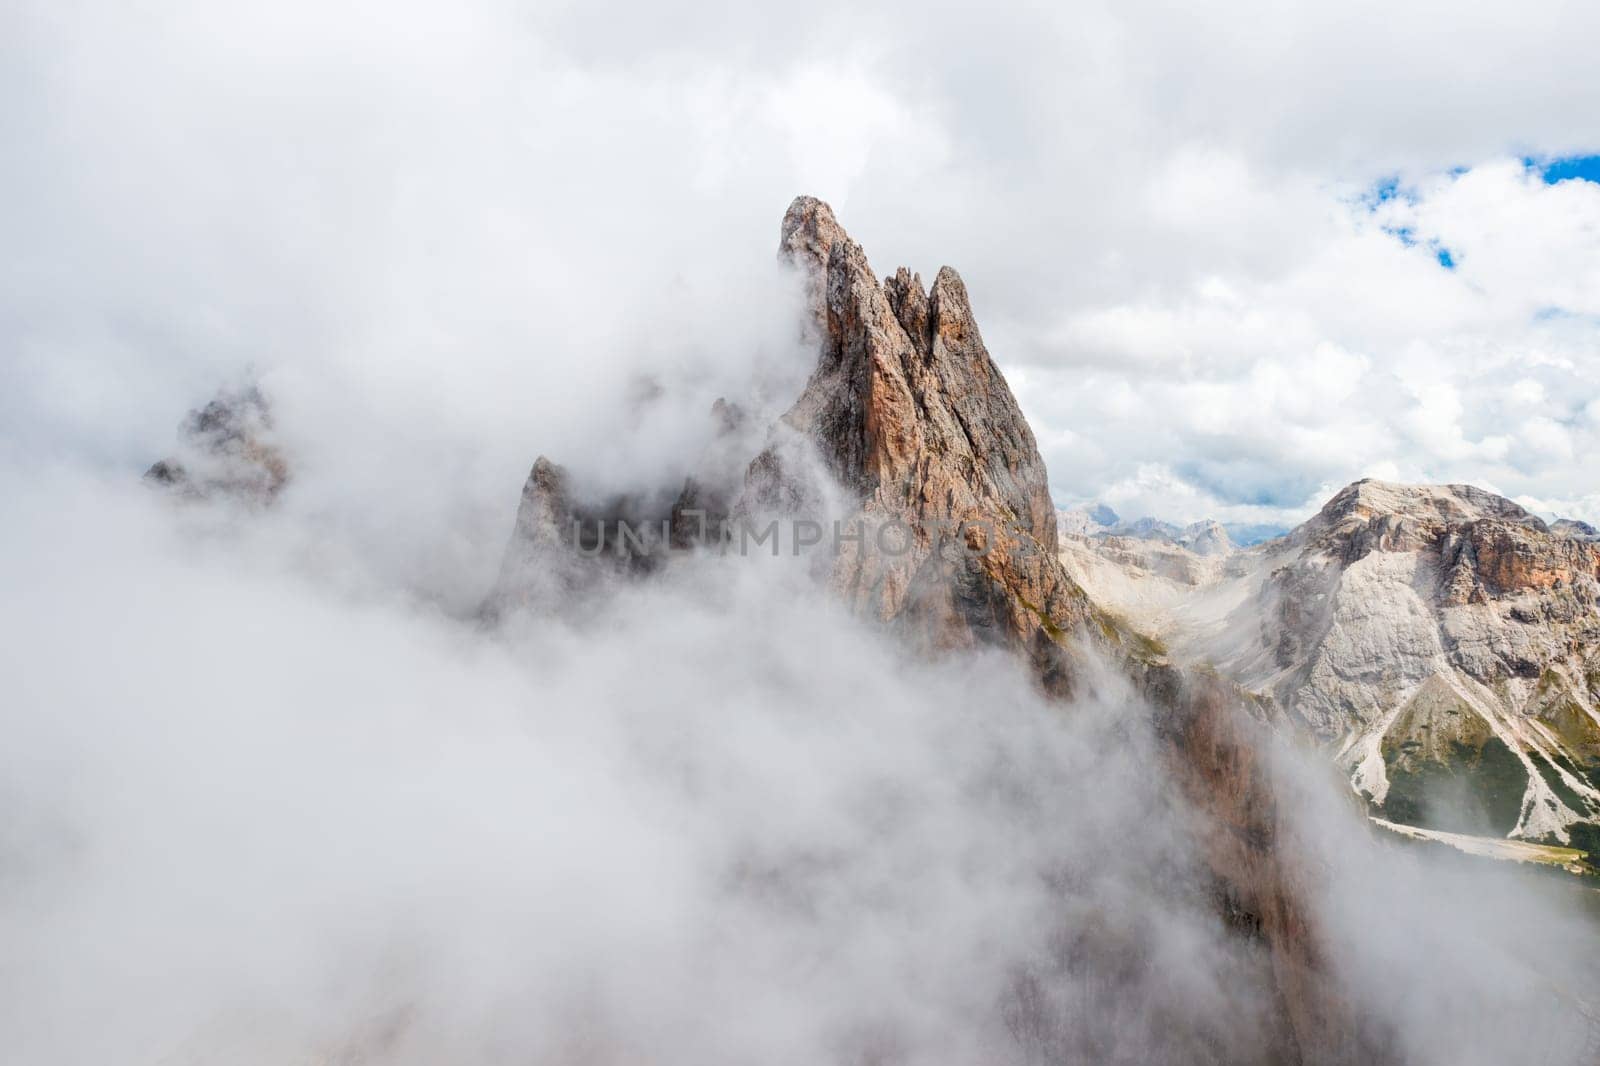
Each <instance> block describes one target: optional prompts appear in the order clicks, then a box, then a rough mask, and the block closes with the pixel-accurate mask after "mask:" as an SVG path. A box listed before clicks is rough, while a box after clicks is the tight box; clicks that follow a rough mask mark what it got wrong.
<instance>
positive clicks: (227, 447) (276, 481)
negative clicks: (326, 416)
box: [144, 385, 289, 505]
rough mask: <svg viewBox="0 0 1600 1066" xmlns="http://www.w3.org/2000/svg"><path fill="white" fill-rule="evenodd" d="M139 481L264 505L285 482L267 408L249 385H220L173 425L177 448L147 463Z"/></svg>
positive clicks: (284, 466) (194, 495)
mask: <svg viewBox="0 0 1600 1066" xmlns="http://www.w3.org/2000/svg"><path fill="white" fill-rule="evenodd" d="M144 476H145V480H146V481H147V482H149V483H151V484H153V485H159V486H163V487H165V488H168V489H171V490H172V491H174V492H176V493H178V494H180V495H182V496H184V497H188V498H196V499H199V498H229V499H234V500H238V501H241V502H245V503H250V504H256V505H266V504H270V503H271V502H272V501H273V500H275V499H276V498H277V496H278V494H279V493H280V492H282V491H283V488H284V486H285V485H286V484H288V481H289V464H288V461H287V459H286V458H285V457H284V454H283V452H282V450H281V449H280V448H279V447H278V445H277V444H276V443H275V441H274V440H273V433H272V409H271V406H270V404H269V403H268V402H267V398H266V396H265V395H264V394H263V393H262V391H261V389H260V388H259V387H257V386H255V385H248V386H245V387H243V388H240V389H224V390H223V391H221V392H219V393H218V394H217V396H216V398H215V399H213V400H212V401H211V402H210V403H208V404H206V405H205V406H204V407H201V408H199V409H198V410H194V411H190V412H189V415H188V417H187V418H186V419H185V420H184V422H183V425H182V426H181V427H180V430H179V449H178V452H177V453H176V454H174V455H172V456H169V457H168V458H166V459H162V460H160V461H159V462H157V463H155V464H153V465H152V466H151V467H150V469H149V470H147V471H145V475H144Z"/></svg>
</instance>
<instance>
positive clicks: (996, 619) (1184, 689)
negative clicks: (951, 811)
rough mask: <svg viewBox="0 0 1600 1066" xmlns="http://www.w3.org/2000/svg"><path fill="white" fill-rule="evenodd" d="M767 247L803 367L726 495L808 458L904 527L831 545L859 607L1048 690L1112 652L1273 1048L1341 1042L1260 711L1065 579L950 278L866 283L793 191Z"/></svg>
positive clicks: (865, 516)
mask: <svg viewBox="0 0 1600 1066" xmlns="http://www.w3.org/2000/svg"><path fill="white" fill-rule="evenodd" d="M780 255H782V256H784V257H785V258H787V259H788V260H789V261H790V262H792V263H794V264H795V265H796V266H797V267H799V268H800V269H801V270H803V271H804V272H805V274H806V287H807V292H808V295H809V299H810V310H811V314H812V316H813V317H812V321H811V322H810V324H809V330H810V333H811V334H812V335H813V336H814V337H815V339H816V341H817V343H818V347H819V356H818V363H817V368H816V370H815V372H814V373H813V374H812V376H811V379H810V381H809V383H808V384H807V386H806V389H805V392H804V393H803V394H802V396H801V397H800V399H799V400H798V402H796V403H795V405H794V407H793V408H792V409H791V410H790V411H789V412H788V414H786V415H785V416H784V419H783V424H782V425H781V426H780V427H779V428H778V431H777V432H776V434H775V437H774V440H773V442H772V444H771V445H770V446H769V447H768V448H767V449H766V450H765V451H763V452H762V454H761V455H760V456H758V457H757V458H756V460H755V461H754V462H752V463H751V465H750V469H749V472H748V475H747V478H746V489H745V494H744V496H743V498H742V499H741V501H740V505H739V509H740V510H741V511H742V512H743V513H746V514H751V513H761V512H768V511H776V512H778V513H783V514H798V513H809V514H815V513H819V509H823V508H825V506H826V503H827V501H828V486H827V484H825V483H821V482H823V479H819V478H817V477H815V476H814V474H813V472H812V471H810V470H808V468H807V463H808V461H812V460H813V459H814V460H815V461H817V462H819V463H820V464H821V466H822V467H823V469H824V470H825V471H826V472H827V474H828V475H830V476H831V479H832V480H833V481H836V482H837V483H838V484H840V485H842V486H844V490H845V493H846V499H845V500H843V501H840V502H839V506H838V507H837V508H836V509H837V511H838V512H839V513H842V514H843V515H845V516H846V517H845V521H846V522H847V523H848V522H851V521H860V522H862V523H864V524H865V525H866V526H867V527H869V528H884V527H888V526H890V525H892V526H894V527H895V528H897V529H905V530H908V531H909V534H910V537H911V544H912V547H911V550H910V551H908V552H906V553H904V554H900V555H890V554H887V553H885V552H883V551H877V550H873V548H872V544H871V541H870V540H869V541H868V542H867V544H866V545H855V544H848V545H846V546H845V550H843V551H841V552H840V553H839V554H838V555H837V556H836V557H835V558H833V559H832V560H831V563H830V570H829V580H830V582H831V584H832V586H833V587H834V589H835V590H836V592H837V593H838V594H839V595H841V596H842V597H844V598H845V600H846V601H847V602H849V603H850V604H851V606H852V607H853V608H854V609H855V610H856V611H857V612H858V613H860V614H862V615H865V616H868V617H871V618H875V619H877V620H878V621H880V622H883V623H885V624H888V625H891V626H893V627H895V628H896V629H898V630H899V631H901V632H902V633H904V634H906V635H907V636H908V637H910V638H911V639H912V640H914V641H916V642H919V643H922V644H923V645H925V646H929V647H932V648H947V647H959V646H964V645H972V644H977V643H986V644H999V645H1002V646H1007V647H1012V648H1014V649H1016V650H1017V651H1019V652H1021V653H1022V654H1024V655H1026V656H1027V657H1028V658H1029V660H1030V661H1031V662H1032V664H1033V667H1034V669H1035V670H1036V672H1037V674H1038V676H1039V679H1040V681H1041V684H1042V685H1043V686H1044V688H1045V689H1046V690H1047V691H1049V692H1052V693H1057V694H1064V693H1068V692H1071V691H1073V690H1074V689H1075V688H1079V687H1081V686H1082V684H1083V679H1082V678H1079V677H1077V676H1075V675H1076V671H1077V670H1078V669H1080V668H1081V667H1082V665H1083V660H1081V659H1079V658H1077V657H1076V655H1075V653H1074V650H1073V649H1074V648H1083V647H1086V646H1094V647H1098V648H1099V649H1101V651H1102V652H1104V653H1107V654H1109V655H1110V656H1111V657H1112V658H1113V660H1114V661H1120V663H1121V665H1122V667H1123V669H1124V670H1125V672H1126V673H1127V675H1128V676H1129V677H1131V678H1132V680H1133V681H1134V683H1135V685H1136V686H1137V687H1138V689H1139V690H1140V691H1142V692H1143V693H1144V694H1145V695H1146V696H1147V697H1149V699H1150V700H1151V701H1152V703H1153V704H1154V705H1155V706H1156V708H1157V713H1158V715H1160V717H1161V721H1160V723H1159V729H1160V732H1161V735H1162V736H1163V737H1164V738H1165V740H1166V741H1167V744H1168V747H1167V753H1168V756H1169V759H1168V763H1169V766H1168V771H1169V772H1171V773H1172V774H1173V775H1174V776H1175V777H1176V779H1177V780H1178V782H1179V784H1180V786H1181V787H1182V789H1183V791H1184V793H1185V795H1186V796H1187V797H1188V798H1189V799H1190V800H1191V801H1192V802H1193V803H1194V805H1195V808H1196V810H1197V811H1198V812H1201V814H1202V816H1203V817H1202V818H1201V819H1200V822H1201V828H1200V830H1199V831H1200V835H1201V839H1200V844H1201V850H1202V853H1203V854H1204V856H1205V857H1206V860H1207V863H1208V865H1209V866H1210V869H1211V870H1212V872H1213V874H1214V876H1215V877H1216V878H1217V882H1218V884H1219V885H1220V886H1221V887H1220V889H1219V894H1220V896H1221V897H1222V900H1223V901H1224V909H1225V910H1226V911H1228V913H1230V914H1231V915H1234V916H1235V917H1236V918H1237V919H1238V921H1239V923H1240V924H1241V926H1242V927H1244V928H1245V929H1246V931H1247V932H1248V933H1249V935H1250V936H1253V937H1259V938H1260V940H1261V941H1262V942H1263V943H1264V944H1265V945H1266V947H1267V950H1269V951H1270V953H1271V957H1272V967H1273V972H1274V974H1275V976H1276V979H1277V986H1278V988H1277V991H1278V993H1279V995H1280V997H1281V1002H1282V1004H1283V1010H1284V1013H1285V1015H1286V1016H1287V1018H1288V1020H1289V1022H1290V1029H1291V1030H1292V1032H1293V1043H1294V1044H1295V1045H1296V1046H1295V1047H1291V1048H1285V1051H1284V1054H1285V1058H1286V1059H1289V1060H1295V1059H1299V1058H1300V1057H1301V1056H1302V1055H1304V1056H1305V1057H1307V1058H1309V1059H1317V1060H1321V1059H1323V1058H1324V1057H1326V1056H1327V1055H1329V1054H1331V1053H1332V1052H1333V1051H1334V1049H1336V1048H1341V1047H1343V1048H1349V1047H1352V1046H1356V1044H1357V1043H1358V1040H1357V1038H1356V1035H1355V1029H1356V1026H1355V1024H1354V1021H1353V1019H1352V1018H1350V1016H1349V1015H1348V1013H1347V1011H1346V1010H1345V1008H1344V1005H1343V1004H1342V1003H1341V1002H1339V1001H1338V1000H1337V999H1336V998H1335V996H1334V994H1333V991H1332V988H1333V985H1332V982H1331V980H1330V979H1329V976H1328V975H1327V973H1326V972H1325V969H1324V964H1323V961H1322V953H1321V952H1320V950H1319V949H1318V947H1317V933H1316V930H1315V929H1314V928H1313V927H1312V925H1311V923H1310V920H1309V918H1308V915H1307V908H1306V906H1305V903H1304V899H1305V889H1306V886H1307V883H1308V882H1307V880H1306V879H1307V878H1308V877H1309V876H1310V873H1309V872H1308V871H1306V870H1304V869H1303V868H1302V867H1301V866H1300V865H1299V864H1298V858H1297V853H1296V851H1295V849H1294V848H1292V847H1286V846H1285V845H1284V843H1283V842H1284V839H1285V836H1286V834H1285V831H1284V826H1283V824H1282V822H1281V816H1280V811H1279V807H1278V804H1277V803H1276V802H1275V798H1274V793H1273V784H1272V779H1271V775H1270V774H1269V773H1268V772H1267V769H1266V767H1265V766H1264V764H1263V760H1262V757H1261V754H1260V746H1261V744H1262V743H1263V742H1264V741H1265V740H1266V734H1267V733H1268V731H1269V729H1268V725H1267V724H1266V723H1267V720H1268V719H1269V718H1270V717H1271V716H1270V714H1269V713H1268V712H1267V711H1266V709H1265V707H1264V705H1263V704H1261V703H1259V702H1254V701H1251V700H1249V699H1247V698H1245V697H1244V696H1243V694H1242V693H1241V691H1240V690H1239V689H1238V688H1237V687H1236V686H1234V685H1232V684H1230V683H1228V682H1225V681H1222V680H1220V679H1219V678H1217V677H1215V676H1211V675H1206V674H1191V673H1188V672H1186V671H1183V670H1180V669H1178V668H1176V667H1174V666H1173V665H1171V664H1170V663H1168V662H1167V661H1166V660H1165V658H1164V656H1163V655H1162V654H1161V651H1160V648H1159V646H1156V645H1154V644H1153V643H1151V642H1148V641H1143V640H1141V639H1140V638H1138V637H1137V636H1136V635H1135V634H1132V633H1131V632H1128V631H1126V630H1125V629H1123V628H1122V627H1121V626H1120V625H1118V624H1117V623H1115V622H1114V621H1112V620H1111V619H1109V618H1108V617H1107V616H1105V615H1103V614H1102V613H1100V612H1099V611H1098V610H1097V609H1096V608H1095V607H1094V606H1093V605H1092V604H1091V603H1090V602H1089V600H1088V598H1087V597H1086V596H1085V595H1084V594H1083V592H1082V590H1081V589H1080V588H1079V587H1078V586H1077V585H1076V584H1075V583H1074V582H1073V581H1072V580H1071V578H1069V577H1068V576H1067V574H1066V572H1065V571H1064V569H1063V568H1062V565H1061V562H1060V560H1059V558H1058V556H1057V554H1056V551H1055V547H1056V516H1055V511H1054V508H1053V506H1052V504H1051V501H1050V497H1049V490H1048V479H1047V477H1046V472H1045V467H1044V462H1043V460H1042V459H1041V458H1040V455H1039V451H1038V447H1037V445H1036V443H1035V441H1034V437H1033V433H1032V431H1031V430H1030V429H1029V428H1028V424H1027V421H1026V419H1024V418H1023V416H1022V412H1021V410H1020V409H1019V408H1018V406H1017V403H1016V400H1015V398H1014V397H1013V396H1012V394H1011V390H1010V388H1009V387H1008V386H1007V385H1006V382H1005V379H1004V377H1003V376H1002V375H1001V373H1000V371H999V369H998V368H997V367H996V366H995V364H994V362H993V360H992V359H990V357H989V353H988V351H987V350H986V349H985V347H984V344H983V338H982V335H981V334H980V333H979V330H978V326H977V323H976V321H975V320H974V318H973V314H972V310H971V306H970V302H969V300H968V296H967V291H966V286H965V285H964V284H963V283H962V281H961V278H960V276H959V275H958V274H956V272H955V271H954V270H951V269H950V268H948V267H945V268H943V269H941V270H940V271H939V273H938V275H937V276H936V277H935V279H934V283H933V287H932V289H931V290H930V291H928V292H924V290H923V288H922V282H921V279H920V278H918V277H917V276H915V275H912V274H909V273H908V272H907V271H906V270H904V269H901V270H899V271H897V272H896V273H895V274H894V275H892V276H890V277H888V278H886V279H885V280H884V281H883V283H882V284H880V283H879V282H878V281H877V279H876V277H875V276H874V274H873V273H872V271H871V268H870V267H869V265H868V263H867V260H866V256H865V255H864V254H863V252H862V250H861V248H860V247H859V246H858V245H856V244H855V242H853V241H852V240H850V238H849V237H848V236H847V235H846V234H845V233H844V231H843V229H842V228H841V227H840V226H839V224H838V222H837V220H836V219H835V218H834V216H833V213H832V211H831V210H829V208H828V206H827V205H826V204H823V203H822V202H820V201H818V200H814V199H811V198H809V197H801V198H800V199H797V200H796V201H795V202H794V204H793V205H792V206H791V207H790V209H789V212H788V214H787V215H786V216H785V218H784V224H783V235H782V241H781V243H780ZM964 522H970V523H973V524H974V525H973V526H972V527H971V528H970V529H969V536H970V537H973V538H975V542H974V543H973V544H972V547H973V548H974V549H975V550H974V551H972V552H970V553H967V552H962V551H960V550H959V547H960V545H959V544H957V543H956V542H955V535H954V534H952V533H950V532H949V528H950V526H951V525H952V524H958V523H964ZM979 529H981V530H982V533H981V534H980V533H978V532H977V530H979Z"/></svg>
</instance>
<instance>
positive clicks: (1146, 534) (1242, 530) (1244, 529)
mask: <svg viewBox="0 0 1600 1066" xmlns="http://www.w3.org/2000/svg"><path fill="white" fill-rule="evenodd" d="M1056 521H1057V525H1058V527H1059V529H1060V531H1061V533H1062V534H1063V535H1065V536H1076V537H1134V538H1137V539H1139V540H1164V541H1168V542H1170V543H1173V544H1181V545H1183V546H1185V547H1189V548H1193V549H1195V550H1196V551H1199V552H1200V553H1201V554H1202V555H1210V554H1215V553H1216V552H1218V551H1224V550H1227V549H1229V548H1233V547H1240V548H1248V547H1250V546H1252V545H1255V544H1260V543H1261V542H1262V541H1267V540H1271V539H1272V538H1274V537H1281V536H1283V535H1284V534H1285V533H1287V532H1288V531H1289V527H1288V526H1280V525H1273V524H1271V523H1262V522H1215V521H1212V520H1211V519H1205V520H1202V521H1199V522H1193V523H1190V524H1189V525H1186V526H1180V525H1176V524H1174V523H1172V522H1164V521H1162V520H1161V519H1159V518H1148V517H1147V518H1138V519H1134V520H1133V521H1131V522H1130V521H1124V520H1123V519H1122V517H1121V516H1120V515H1118V514H1117V512H1116V511H1113V510H1112V509H1111V508H1110V507H1108V506H1106V505H1105V504H1103V503H1100V504H1093V505H1090V506H1086V507H1075V508H1071V509H1069V510H1062V511H1057V512H1056Z"/></svg>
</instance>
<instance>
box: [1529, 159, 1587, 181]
mask: <svg viewBox="0 0 1600 1066" xmlns="http://www.w3.org/2000/svg"><path fill="white" fill-rule="evenodd" d="M1523 162H1524V163H1526V164H1527V165H1528V166H1529V167H1532V168H1533V169H1535V170H1537V171H1538V172H1539V176H1540V177H1541V178H1543V179H1544V183H1545V184H1546V185H1554V184H1555V183H1556V182H1558V181H1568V180H1570V179H1572V178H1577V179H1578V180H1580V181H1593V182H1600V155H1574V156H1568V157H1567V158H1565V159H1545V160H1539V159H1525V160H1523Z"/></svg>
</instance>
